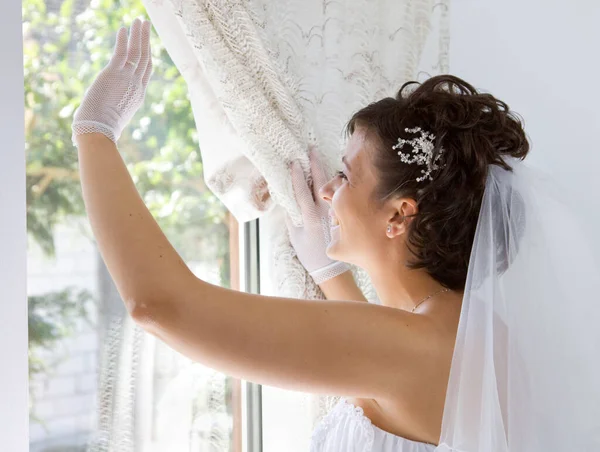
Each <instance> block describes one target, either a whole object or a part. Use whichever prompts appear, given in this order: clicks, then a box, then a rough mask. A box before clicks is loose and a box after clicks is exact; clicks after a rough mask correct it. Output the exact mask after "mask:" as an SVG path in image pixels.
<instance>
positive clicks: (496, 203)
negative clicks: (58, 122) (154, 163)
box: [73, 19, 600, 452]
mask: <svg viewBox="0 0 600 452" xmlns="http://www.w3.org/2000/svg"><path fill="white" fill-rule="evenodd" d="M149 35H150V23H149V22H141V21H140V20H137V19H136V20H135V21H134V22H133V25H132V26H131V30H130V33H129V37H128V34H127V30H126V29H125V28H122V29H121V30H120V31H119V32H118V35H117V42H116V47H115V52H114V55H113V57H112V59H111V61H110V63H109V64H108V66H107V67H106V68H105V69H104V70H103V71H102V72H101V73H100V74H99V75H98V77H97V79H96V81H95V82H94V83H93V84H92V86H91V87H90V89H89V90H88V91H87V93H86V95H85V97H84V99H83V100H82V102H81V106H80V107H79V109H78V110H77V112H76V113H75V116H74V121H73V140H74V143H75V144H76V146H77V148H78V153H79V163H80V173H81V183H82V188H83V195H84V199H85V204H86V209H87V213H88V216H89V219H90V222H91V225H92V228H93V231H94V235H95V237H96V239H97V243H98V246H99V248H100V251H101V253H102V256H103V258H104V260H105V262H106V264H107V266H108V269H109V271H110V273H111V275H112V277H113V279H114V281H115V283H116V285H117V287H118V290H119V292H120V294H121V296H122V298H123V300H124V301H125V303H126V306H127V309H128V311H129V313H130V315H131V316H132V317H133V319H135V321H136V322H137V323H139V324H140V325H141V326H142V327H143V328H144V329H146V330H147V331H148V332H150V333H152V334H153V335H155V336H157V337H158V338H160V339H161V340H163V341H164V342H166V343H167V344H169V345H170V346H172V347H173V348H175V349H177V350H178V351H180V352H181V353H184V354H186V355H187V356H189V357H191V358H192V359H195V360H197V361H198V362H201V363H203V364H204V365H206V366H209V367H211V368H214V369H217V370H219V371H221V372H224V373H226V374H228V375H231V376H234V377H236V378H241V379H245V380H250V381H253V382H256V383H260V384H266V385H271V386H278V387H281V388H287V389H291V390H298V391H303V392H312V393H318V394H328V395H339V396H343V398H342V399H341V400H340V402H339V403H338V405H336V406H335V407H334V408H333V410H332V411H331V412H330V413H329V414H328V416H326V417H325V418H324V419H323V421H322V422H321V424H320V425H318V426H317V428H316V430H315V432H314V434H313V438H312V445H311V450H312V451H314V452H316V451H324V452H325V451H328V452H334V451H335V452H341V451H354V450H356V451H373V452H376V451H377V452H391V451H409V452H413V451H415V452H416V451H423V452H425V451H432V450H434V449H437V450H454V451H464V452H467V451H469V452H470V451H488V450H489V451H509V450H510V451H517V450H519V451H521V450H530V451H531V450H533V451H538V450H539V451H544V452H547V451H550V450H557V451H558V450H561V451H562V450H582V451H583V450H592V448H591V446H598V445H600V439H599V436H600V427H599V424H598V419H600V416H598V412H599V410H600V408H599V406H600V404H598V401H599V400H600V396H599V391H598V388H597V386H596V382H597V381H600V378H598V377H599V371H598V366H597V365H594V364H590V363H591V362H592V361H593V360H591V359H590V358H591V356H592V355H590V353H593V350H595V351H596V352H598V347H599V346H600V341H599V340H598V338H599V337H600V335H599V334H598V333H596V332H595V331H596V330H597V327H596V328H593V326H594V325H595V324H596V323H597V321H598V320H600V318H599V317H598V316H597V314H598V308H597V307H590V306H589V305H590V304H592V303H584V301H585V300H586V299H587V297H584V296H581V297H579V296H578V295H580V294H581V295H583V294H589V293H593V292H589V290H590V289H595V286H597V283H592V282H590V281H593V280H594V277H596V276H597V274H595V273H594V271H595V270H596V269H597V266H595V265H596V264H595V261H594V259H593V256H588V255H586V254H585V246H583V247H581V248H577V249H576V250H575V251H577V252H579V254H578V255H577V258H578V259H579V260H578V265H577V268H578V270H580V271H578V272H573V271H571V272H570V273H569V275H565V278H567V276H568V277H569V278H570V279H569V282H570V284H566V283H565V284H563V283H561V282H560V281H564V279H565V278H556V275H557V273H556V270H557V268H556V267H553V266H552V265H551V264H555V263H557V262H558V263H563V262H565V260H564V258H565V257H569V256H571V255H570V254H569V252H570V251H569V250H570V247H569V246H566V245H561V244H560V243H558V244H557V245H556V246H547V245H550V244H554V243H555V242H553V241H554V240H555V239H557V237H554V236H552V235H544V234H546V232H547V231H550V232H549V233H548V234H552V231H553V230H554V229H552V227H553V225H554V226H556V225H558V226H557V227H573V228H574V227H575V226H574V225H571V224H570V223H568V221H569V220H568V217H569V216H568V215H566V217H567V219H565V218H563V216H562V215H560V213H565V212H566V211H563V210H556V209H554V207H556V206H559V204H556V202H558V201H555V200H556V199H558V198H557V197H544V196H543V195H540V193H545V192H543V191H541V190H542V188H544V187H547V184H545V179H544V178H543V177H541V176H540V175H539V174H537V173H534V172H533V171H532V170H530V169H528V168H527V167H525V166H524V165H523V163H522V160H523V159H524V158H525V157H526V156H527V154H528V152H529V143H528V140H527V138H526V134H525V132H524V130H523V128H522V125H521V122H520V121H519V120H518V118H517V117H516V116H515V115H514V114H513V113H512V112H511V111H510V110H509V108H508V106H507V105H506V104H505V103H503V102H501V101H500V100H498V99H496V98H495V97H493V96H491V95H489V94H482V93H478V92H477V91H476V90H475V89H474V88H473V87H472V86H471V85H469V84H468V83H466V82H464V81H463V80H461V79H459V78H457V77H453V76H449V75H445V76H438V77H433V78H431V79H429V80H428V81H426V82H425V83H423V84H421V85H420V86H418V87H416V89H414V90H412V91H410V90H409V89H408V88H410V87H411V86H412V85H414V84H415V82H413V83H407V84H405V85H404V86H403V87H402V88H401V89H400V91H399V93H398V95H397V96H396V98H386V99H383V100H380V101H379V102H375V103H373V104H371V105H368V106H367V107H365V108H363V109H362V110H360V111H358V112H357V113H355V114H354V116H353V117H352V119H351V120H350V122H349V123H348V127H347V132H348V136H349V139H348V144H347V148H346V151H345V155H344V158H343V171H340V172H338V173H337V174H336V176H335V177H334V178H333V179H331V180H329V181H327V180H326V178H325V175H324V174H325V173H324V171H323V169H322V168H321V166H320V164H319V162H318V156H317V155H316V153H315V152H311V170H312V178H311V180H312V183H310V184H309V183H307V182H306V180H305V178H304V175H303V173H302V170H301V169H300V166H299V165H298V164H297V163H294V162H291V176H292V183H293V186H294V191H295V193H296V197H297V201H298V204H299V205H300V207H301V210H302V213H303V221H304V223H303V225H302V226H296V225H293V224H292V223H291V222H290V221H288V229H289V233H290V239H291V242H292V244H293V245H294V247H295V249H296V252H297V255H298V258H299V260H300V261H301V262H302V264H303V265H304V266H305V267H306V269H307V270H308V271H309V272H310V274H311V275H312V276H313V278H314V279H315V281H316V282H317V283H318V284H319V285H320V287H321V288H322V290H323V292H324V293H325V295H326V297H327V299H328V301H316V300H296V299H286V298H278V297H266V296H260V295H254V294H248V293H242V292H237V291H233V290H228V289H225V288H221V287H218V286H214V285H211V284H209V283H207V282H205V281H202V280H200V279H198V278H197V277H196V276H194V275H193V274H192V273H191V271H190V270H189V269H188V268H187V266H186V265H185V263H184V262H183V261H182V259H181V258H180V257H179V256H178V254H177V252H176V251H175V250H174V249H173V247H172V246H171V245H170V244H169V242H168V241H167V239H166V237H165V236H164V235H163V233H162V232H161V230H160V229H159V227H158V225H157V224H156V222H155V221H154V219H153V217H152V215H151V214H150V213H149V211H148V209H147V208H146V206H145V205H144V203H143V201H142V199H141V198H140V196H139V195H138V193H137V191H136V189H135V186H134V184H133V182H132V179H131V177H130V176H129V174H128V172H127V169H126V167H125V165H124V163H123V160H122V159H121V157H120V155H119V152H118V149H117V146H116V143H117V141H118V139H119V136H120V134H121V132H122V130H123V128H124V127H125V126H126V125H127V123H128V121H129V120H130V119H131V117H132V116H133V115H134V113H135V112H136V110H137V108H139V106H140V105H141V104H142V102H143V99H144V95H145V88H146V85H147V83H148V81H149V79H150V76H151V73H152V61H151V58H150V44H149ZM536 190H537V191H536ZM553 196H554V194H553ZM536 209H537V210H536ZM548 213H551V214H552V215H551V216H544V215H546V214H548ZM546 220H551V221H546ZM546 227H547V228H546ZM571 232H573V233H574V234H575V239H574V240H576V238H577V237H579V235H578V234H577V233H576V232H577V231H576V230H572V231H571ZM563 234H564V230H563ZM573 243H574V242H573ZM554 249H558V250H559V251H560V252H561V253H563V254H561V255H560V257H558V258H557V257H556V256H557V255H555V254H552V251H550V250H554ZM347 263H352V264H355V265H358V266H360V267H362V268H364V269H365V270H366V271H367V272H368V274H369V276H370V277H371V279H372V281H373V284H374V287H375V288H376V291H377V294H378V297H379V299H380V300H381V305H376V304H371V303H367V302H366V299H365V298H364V296H363V295H362V293H361V292H360V290H359V289H358V288H357V286H356V284H355V283H354V280H353V278H352V274H351V272H349V271H348V269H349V267H348V265H347ZM565 266H566V265H565V264H564V263H563V264H562V267H565ZM574 282H575V284H574V285H575V286H576V287H573V283H574ZM593 284H595V286H594V287H592V285H593ZM567 286H568V288H567ZM566 291H568V293H569V299H568V300H567V299H565V298H564V297H562V295H564V294H565V293H566ZM596 293H597V292H596ZM336 300H344V301H336ZM596 304H597V303H596ZM594 316H596V317H594ZM592 319H594V321H592ZM573 325H579V326H582V327H583V329H579V330H577V331H576V330H575V329H573V328H572V326H573ZM588 326H589V327H590V328H587V327H588ZM575 333H577V334H575ZM582 345H584V346H585V348H584V349H577V348H574V347H581V346H582ZM557 360H561V361H557ZM573 366H576V367H575V368H574V367H573ZM569 367H570V372H567V371H565V369H567V368H569ZM575 374H577V380H576V382H577V384H573V383H574V381H575V378H574V375H575ZM578 384H579V385H580V386H578ZM549 396H552V397H549ZM588 447H590V448H588ZM596 449H597V447H596V448H594V450H596Z"/></svg>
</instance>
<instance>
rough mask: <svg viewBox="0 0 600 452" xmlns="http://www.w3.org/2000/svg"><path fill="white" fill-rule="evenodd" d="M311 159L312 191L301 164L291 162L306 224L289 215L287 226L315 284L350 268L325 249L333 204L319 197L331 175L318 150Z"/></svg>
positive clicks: (295, 189)
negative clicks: (323, 167) (330, 205)
mask: <svg viewBox="0 0 600 452" xmlns="http://www.w3.org/2000/svg"><path fill="white" fill-rule="evenodd" d="M309 158H310V171H311V174H312V180H313V187H312V190H311V189H310V187H309V186H308V183H307V181H306V179H305V178H304V172H303V171H302V167H301V166H300V164H299V163H298V162H293V163H292V165H291V173H292V185H293V187H294V195H295V197H296V202H297V203H298V205H299V207H300V210H301V212H302V221H303V226H301V227H296V226H294V224H293V223H292V220H291V218H290V217H289V215H286V225H287V228H288V231H289V233H290V241H291V242H292V245H293V246H294V249H295V250H296V254H297V256H298V260H300V262H301V263H302V265H303V266H304V268H306V270H307V271H308V272H309V273H310V276H312V278H313V279H314V280H315V283H317V284H321V283H322V282H324V281H327V280H328V279H331V278H333V277H335V276H338V275H340V274H342V273H344V272H346V271H348V270H349V269H350V267H349V266H348V264H346V263H344V262H339V261H335V260H332V259H330V258H329V257H327V254H326V252H325V250H326V249H327V245H329V242H330V241H331V233H330V231H329V205H328V204H327V202H326V201H324V200H323V199H322V198H321V197H320V196H319V189H320V188H321V187H322V186H323V185H325V184H326V183H327V177H326V176H325V172H324V171H323V169H322V168H321V166H320V163H319V160H318V157H317V156H316V153H315V152H314V151H311V152H309Z"/></svg>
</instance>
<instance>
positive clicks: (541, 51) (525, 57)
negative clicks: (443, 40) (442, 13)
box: [450, 0, 600, 248]
mask: <svg viewBox="0 0 600 452" xmlns="http://www.w3.org/2000/svg"><path fill="white" fill-rule="evenodd" d="M450 14H451V40H450V73H452V74H453V75H457V76H458V77H461V78H463V79H465V80H466V81H468V82H469V83H471V84H472V85H474V86H475V87H476V88H479V89H482V90H484V91H487V92H490V93H492V94H493V95H495V96H496V97H498V98H500V99H502V100H503V101H505V102H507V103H508V105H509V106H510V107H511V109H514V110H515V111H517V112H518V113H519V114H521V115H522V116H523V117H524V119H525V128H526V130H527V132H528V134H529V137H530V139H531V142H532V144H533V147H532V151H531V154H530V156H529V157H528V160H529V159H530V161H531V163H532V164H535V165H536V166H540V167H543V168H544V169H546V170H548V171H550V172H552V173H554V174H555V175H556V176H557V177H558V178H559V179H560V180H561V181H562V182H563V183H567V184H569V185H570V186H571V187H572V189H574V190H575V191H576V192H577V193H578V195H579V197H580V199H575V200H574V201H575V202H581V203H582V208H583V209H585V210H587V211H591V212H593V216H594V220H596V221H597V222H598V225H599V226H600V213H599V212H598V209H597V207H598V205H599V203H598V199H599V196H600V195H598V194H599V193H600V177H598V172H599V171H600V144H599V143H598V132H599V131H600V110H599V108H598V107H599V106H600V90H599V89H598V86H597V85H598V79H599V78H600V53H599V52H598V47H599V45H600V27H599V26H598V25H599V22H600V2H599V1H597V0H575V1H568V2H567V1H546V0H545V1H542V0H527V1H523V0H503V1H502V2H500V1H497V0H454V1H453V2H452V5H451V11H450ZM590 202H596V205H595V207H591V206H590V204H589V203H590ZM598 245H600V240H599V242H598ZM599 248H600V246H599Z"/></svg>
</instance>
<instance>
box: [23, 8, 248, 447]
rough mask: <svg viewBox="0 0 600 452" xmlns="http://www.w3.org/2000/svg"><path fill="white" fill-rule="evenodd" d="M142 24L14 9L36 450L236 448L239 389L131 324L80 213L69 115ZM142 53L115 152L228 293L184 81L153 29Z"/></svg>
mask: <svg viewBox="0 0 600 452" xmlns="http://www.w3.org/2000/svg"><path fill="white" fill-rule="evenodd" d="M143 15H144V8H143V5H142V3H141V1H139V0H130V1H127V2H123V3H121V2H119V1H118V0H92V1H91V2H90V1H89V0H23V42H24V74H25V99H24V100H25V126H26V154H27V230H28V238H29V239H28V301H29V367H30V450H32V451H61V452H62V451H84V450H121V448H122V447H123V446H124V445H126V444H133V445H134V448H133V449H131V450H139V451H156V452H159V451H169V452H171V451H190V450H195V451H199V450H219V451H232V452H237V451H241V441H240V430H241V429H240V406H241V405H240V384H239V381H237V380H234V379H232V378H229V377H226V376H225V375H223V374H220V373H218V372H215V371H213V370H211V369H208V368H206V367H203V366H201V365H199V364H194V363H191V362H190V361H189V360H188V359H186V358H184V357H182V356H181V355H179V354H177V353H176V352H174V351H172V350H171V349H170V348H168V347H167V346H165V345H164V344H162V343H161V342H160V341H158V340H155V339H154V338H153V337H151V336H150V335H147V334H146V333H144V332H143V331H142V330H140V329H139V328H137V327H136V326H135V325H133V324H132V322H131V321H130V320H129V318H128V316H127V315H126V312H125V310H124V308H123V303H122V301H121V300H120V298H119V294H118V292H117V291H116V289H115V287H114V285H113V283H112V280H111V278H110V275H109V274H108V272H107V270H106V268H105V266H104V265H103V263H102V260H101V258H100V257H99V254H98V250H97V248H96V246H95V244H94V239H93V236H92V234H91V231H90V227H89V223H88V221H87V220H86V217H85V212H84V206H83V201H82V197H81V188H80V185H79V180H78V165H77V152H76V149H75V148H74V147H73V146H72V144H71V129H70V127H71V122H72V116H73V113H74V110H75V108H76V107H77V106H78V104H79V102H80V101H81V99H82V96H83V94H84V92H85V90H86V89H87V87H88V86H89V85H90V84H91V82H92V81H93V79H94V77H95V76H96V74H97V73H98V72H99V71H100V70H101V69H102V68H103V67H104V65H105V64H106V63H107V62H108V59H109V57H110V55H111V52H112V49H113V46H114V37H115V34H116V31H117V30H118V28H119V27H120V26H121V25H129V24H130V23H131V21H132V20H133V18H135V17H141V16H143ZM152 46H153V59H154V75H153V78H152V80H151V82H150V84H149V87H148V93H147V96H146V100H145V103H144V105H143V107H142V108H141V110H140V111H139V112H138V113H137V114H136V116H135V117H134V118H133V120H132V122H131V123H130V126H129V127H128V128H127V129H126V130H125V131H124V132H123V135H122V137H121V139H120V140H119V149H120V151H121V154H122V155H123V157H124V159H125V161H126V163H127V166H128V168H129V170H130V173H131V174H132V176H133V178H134V180H135V183H136V186H137V188H138V190H139V191H140V193H141V195H142V196H143V198H144V200H145V202H146V205H147V206H148V207H149V208H150V210H151V211H152V213H153V215H154V216H155V218H156V219H157V221H158V222H159V223H160V225H161V227H162V229H163V231H164V232H165V233H166V235H167V237H168V238H169V240H170V241H171V243H172V244H173V245H174V246H175V248H176V249H177V250H178V252H179V253H180V255H181V256H182V257H183V259H184V260H185V261H186V262H187V263H188V265H189V266H190V268H191V269H192V271H193V272H194V273H195V274H197V275H198V276H199V277H201V278H203V279H205V280H207V281H209V282H211V283H213V284H219V285H221V286H225V287H230V288H234V289H238V288H239V275H238V273H239V272H238V268H239V260H238V259H239V258H238V237H239V235H238V225H237V223H236V222H235V220H234V219H233V217H232V216H231V215H230V214H229V212H228V211H227V209H226V208H225V207H224V206H223V205H222V204H221V203H220V202H219V200H218V199H217V198H216V197H215V196H214V195H213V194H212V193H211V192H210V191H209V190H208V189H207V187H206V185H205V184H204V180H203V176H202V174H203V173H202V159H201V156H200V152H199V148H198V140H197V136H196V129H195V125H194V119H193V115H192V111H191V108H190V104H189V101H188V98H187V88H186V85H185V82H184V80H183V78H182V77H181V76H180V74H179V72H178V71H177V69H176V67H175V66H174V64H173V62H172V61H171V59H170V58H169V56H168V54H167V53H166V51H165V50H164V48H163V47H162V46H161V44H160V41H159V39H158V37H157V36H156V34H155V33H154V35H153V37H152ZM106 183H110V180H109V179H107V181H106ZM117 443H118V444H120V447H119V446H118V445H117ZM123 450H124V449H123Z"/></svg>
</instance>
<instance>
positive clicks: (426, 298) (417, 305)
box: [410, 288, 450, 312]
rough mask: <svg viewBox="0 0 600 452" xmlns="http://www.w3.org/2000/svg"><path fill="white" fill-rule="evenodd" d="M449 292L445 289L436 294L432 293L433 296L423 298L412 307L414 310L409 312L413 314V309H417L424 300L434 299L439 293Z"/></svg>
mask: <svg viewBox="0 0 600 452" xmlns="http://www.w3.org/2000/svg"><path fill="white" fill-rule="evenodd" d="M449 290H450V289H448V288H445V289H442V290H440V291H438V292H436V293H434V294H431V295H429V296H427V297H425V298H423V299H422V300H421V301H419V302H418V303H417V304H416V305H415V307H414V308H412V311H410V312H415V309H417V308H418V307H419V305H420V304H421V303H423V302H424V301H425V300H429V299H430V298H431V297H435V296H436V295H438V294H440V293H442V292H448V291H449Z"/></svg>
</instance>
